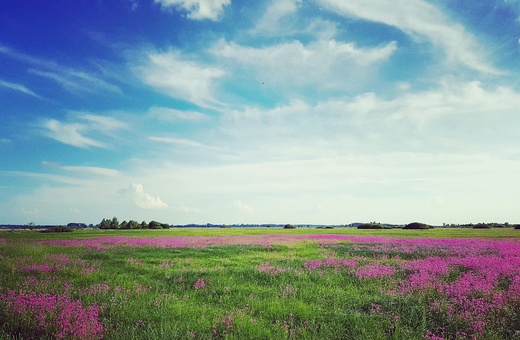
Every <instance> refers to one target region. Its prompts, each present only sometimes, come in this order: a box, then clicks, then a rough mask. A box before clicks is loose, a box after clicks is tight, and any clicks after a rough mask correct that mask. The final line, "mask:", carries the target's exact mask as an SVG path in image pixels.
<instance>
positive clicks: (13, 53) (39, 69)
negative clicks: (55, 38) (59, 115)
mask: <svg viewBox="0 0 520 340" xmlns="http://www.w3.org/2000/svg"><path fill="white" fill-rule="evenodd" d="M0 53H1V54H3V55H5V56H8V57H10V58H13V59H15V60H18V61H21V62H24V63H25V64H26V65H27V66H30V68H28V73H29V74H33V75H35V76H38V77H43V78H47V79H50V80H52V81H54V82H56V83H58V84H59V85H60V86H62V87H63V88H64V89H65V90H67V91H69V92H72V93H78V92H89V93H94V92H98V93H99V92H109V93H116V94H122V91H121V89H120V88H119V87H118V86H117V85H114V84H112V83H110V82H108V81H107V80H104V79H101V78H100V77H99V76H98V75H96V74H95V72H88V71H86V70H77V69H72V68H70V67H67V66H66V65H60V64H58V63H56V62H54V61H52V60H48V59H44V58H37V57H33V56H31V55H28V54H25V53H23V52H19V51H17V50H15V49H12V48H9V47H7V46H2V45H0ZM28 94H30V93H28Z"/></svg>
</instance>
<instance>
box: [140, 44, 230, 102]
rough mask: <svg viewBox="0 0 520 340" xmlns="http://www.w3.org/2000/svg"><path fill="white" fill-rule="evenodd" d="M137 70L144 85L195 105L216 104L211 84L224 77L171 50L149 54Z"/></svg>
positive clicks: (218, 71) (212, 68) (219, 71)
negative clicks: (145, 61)
mask: <svg viewBox="0 0 520 340" xmlns="http://www.w3.org/2000/svg"><path fill="white" fill-rule="evenodd" d="M139 71H140V76H141V78H142V79H143V81H144V82H145V83H146V84H147V85H150V86H152V87H154V88H156V89H158V90H159V91H161V92H164V93H166V94H168V95H170V96H172V97H174V98H177V99H181V100H185V101H188V102H192V103H194V104H197V105H199V106H208V105H210V104H216V103H217V101H216V99H215V94H214V91H215V82H216V80H217V79H218V78H220V77H222V76H223V75H224V72H223V71H222V70H220V69H218V68H215V67H210V66H205V65H203V64H199V63H197V62H194V61H189V60H185V58H183V57H182V56H181V54H180V53H179V52H175V51H171V52H166V53H150V54H149V55H148V62H147V63H146V65H144V66H142V67H141V68H140V70H139Z"/></svg>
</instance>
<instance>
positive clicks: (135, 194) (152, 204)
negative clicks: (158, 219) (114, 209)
mask: <svg viewBox="0 0 520 340" xmlns="http://www.w3.org/2000/svg"><path fill="white" fill-rule="evenodd" d="M119 193H120V194H122V195H125V196H128V197H130V198H131V199H132V201H133V202H134V203H135V205H136V206H138V207H139V208H142V209H162V208H167V207H168V204H166V203H164V202H163V201H162V200H161V198H160V197H159V196H157V197H153V196H151V195H149V194H147V193H145V192H144V188H143V186H142V185H141V184H136V183H132V184H131V185H130V187H129V188H128V189H121V190H119Z"/></svg>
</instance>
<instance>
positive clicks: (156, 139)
mask: <svg viewBox="0 0 520 340" xmlns="http://www.w3.org/2000/svg"><path fill="white" fill-rule="evenodd" d="M149 139H150V140H151V141H154V142H159V143H166V144H174V145H179V146H188V147H192V148H203V149H213V148H214V147H211V146H208V145H205V144H203V143H200V142H197V141H194V140H191V139H185V138H173V137H156V136H152V137H150V138H149Z"/></svg>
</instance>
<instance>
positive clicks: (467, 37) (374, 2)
mask: <svg viewBox="0 0 520 340" xmlns="http://www.w3.org/2000/svg"><path fill="white" fill-rule="evenodd" d="M318 2H319V3H320V4H321V5H323V6H324V7H326V8H328V9H330V10H332V11H334V12H338V13H340V14H342V15H346V16H354V17H359V18H361V19H366V20H370V21H375V22H381V23H383V24H386V25H390V26H394V27H397V28H398V29H400V30H402V31H403V32H405V33H407V34H409V35H410V36H411V37H412V38H414V39H422V38H426V39H427V40H428V41H430V42H431V43H432V44H434V45H436V46H439V47H441V48H442V49H443V50H444V52H445V53H446V55H447V57H448V58H449V59H450V60H457V61H459V62H461V63H463V64H465V65H466V66H468V67H470V68H472V69H474V70H477V71H480V72H483V73H490V74H499V73H500V72H499V71H498V70H497V69H496V68H495V67H493V66H492V65H491V64H489V63H488V62H487V61H486V60H485V50H484V49H483V48H482V47H481V46H480V45H479V44H478V42H477V41H476V40H475V38H474V37H473V36H472V35H471V34H470V33H468V32H467V31H466V30H465V29H464V27H463V26H461V25H460V24H456V23H453V22H451V21H450V20H449V19H448V18H447V17H446V16H445V15H444V14H443V13H442V12H441V11H440V10H439V9H438V8H437V7H435V6H434V5H431V4H429V3H428V2H426V1H423V0H410V1H397V2H396V1H387V0H371V1H365V0H349V1H343V0H318Z"/></svg>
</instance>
